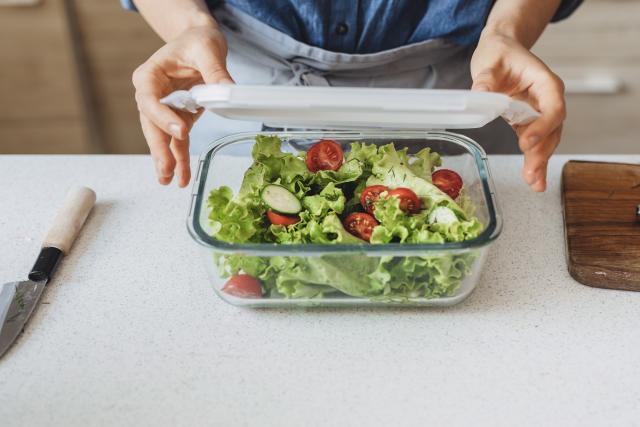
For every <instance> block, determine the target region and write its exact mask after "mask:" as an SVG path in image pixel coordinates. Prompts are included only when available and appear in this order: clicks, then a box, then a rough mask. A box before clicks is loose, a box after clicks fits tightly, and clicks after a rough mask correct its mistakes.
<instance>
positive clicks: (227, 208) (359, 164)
mask: <svg viewBox="0 0 640 427" xmlns="http://www.w3.org/2000/svg"><path fill="white" fill-rule="evenodd" d="M281 144H282V142H281V140H280V139H279V138H277V137H275V136H263V135H261V136H258V137H256V143H255V145H254V147H253V151H252V157H253V160H254V161H253V164H252V165H251V166H250V167H249V169H248V170H247V171H246V173H245V175H244V179H243V181H242V185H241V187H240V190H239V191H238V194H237V195H236V196H235V197H234V196H233V193H232V191H231V189H230V188H228V187H220V188H219V189H215V190H213V191H211V193H210V195H209V198H208V200H207V204H208V207H209V209H210V211H209V219H210V221H211V223H212V226H213V237H214V238H216V239H219V240H223V241H228V242H235V243H278V244H310V243H318V244H360V245H366V244H367V243H366V242H364V241H363V240H361V239H359V238H357V237H355V236H353V235H352V234H350V233H348V232H347V231H346V230H345V228H344V226H343V222H342V219H343V218H344V217H346V216H347V215H348V214H350V213H352V212H356V211H361V209H362V208H361V206H360V201H359V197H360V193H361V192H362V190H363V189H364V188H365V187H367V186H369V185H375V184H382V185H386V186H387V187H389V188H391V189H394V188H398V187H406V188H409V189H411V190H413V191H414V192H415V193H416V194H417V195H418V197H419V198H420V201H421V207H422V209H421V211H420V213H418V214H414V215H408V214H406V213H404V212H403V211H402V210H400V208H399V200H398V199H395V198H387V199H381V200H380V201H378V202H376V204H375V217H376V219H377V220H378V222H379V223H380V225H379V226H377V227H375V228H374V230H373V234H372V236H371V244H385V243H391V242H399V243H445V242H460V241H464V240H467V239H472V238H474V237H476V236H477V235H478V234H479V233H481V232H482V230H483V226H482V224H481V223H480V222H479V221H478V220H477V218H475V217H473V205H472V204H471V202H470V199H469V198H468V197H467V196H466V195H465V194H464V191H463V192H462V193H461V196H459V197H458V202H459V203H457V202H456V201H454V200H452V199H451V198H450V197H449V196H448V195H446V194H445V193H443V192H442V191H440V190H439V189H438V188H437V187H436V186H434V185H433V183H432V181H431V174H432V172H433V170H434V169H435V167H436V166H440V164H441V159H440V156H439V155H438V154H437V153H432V152H431V151H430V150H429V148H425V149H423V150H421V151H420V152H418V153H417V154H415V155H409V154H408V152H407V149H406V148H405V149H402V150H396V149H395V147H394V145H393V144H388V145H385V146H381V147H377V146H375V145H367V144H364V143H362V144H361V143H358V142H354V143H352V144H351V149H350V151H349V152H348V153H346V155H345V163H344V164H343V165H342V166H341V168H340V169H338V170H337V171H319V172H317V173H315V174H314V173H311V172H309V170H308V169H307V167H306V164H305V160H304V159H305V154H306V153H298V154H291V153H285V152H282V150H281ZM274 183H275V184H279V185H282V186H283V187H285V188H287V189H288V190H289V191H291V192H292V193H293V194H295V195H296V196H297V197H298V198H299V199H300V201H301V204H302V207H303V210H302V211H301V212H300V213H299V218H300V221H299V222H297V223H296V224H293V225H290V226H287V227H285V226H282V225H273V224H271V223H270V222H269V221H268V219H267V218H266V208H265V207H264V206H263V204H262V202H261V200H260V192H261V191H262V189H263V188H264V186H265V185H267V184H274ZM438 206H446V207H448V208H449V209H451V210H452V211H453V212H454V213H455V215H456V218H457V219H458V221H454V222H452V223H450V224H445V223H434V224H430V223H429V222H428V221H427V217H428V215H429V212H430V211H431V210H432V209H434V208H435V207H438ZM476 256H477V254H476V253H474V252H470V253H463V254H444V255H439V256H381V257H371V256H366V255H364V254H354V253H346V254H339V255H324V256H308V257H307V256H304V257H282V256H275V257H258V256H247V255H242V254H233V255H222V254H217V255H216V256H215V262H216V264H217V265H218V271H219V273H220V275H221V276H222V277H230V276H232V275H235V274H238V273H241V272H243V273H246V274H250V275H252V276H254V277H257V278H258V279H259V280H260V281H261V283H262V284H263V288H264V290H265V292H266V293H267V294H269V295H272V296H278V297H282V296H284V297H288V298H320V297H323V296H327V295H331V294H344V295H349V296H353V297H366V298H373V299H387V298H388V299H398V298H400V299H408V298H415V297H425V298H439V297H446V296H451V295H454V294H455V292H456V291H457V289H458V286H459V285H460V282H461V281H462V279H463V278H464V277H465V275H466V274H469V273H470V268H471V265H472V263H473V261H474V259H475V257H476Z"/></svg>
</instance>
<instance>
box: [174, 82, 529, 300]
mask: <svg viewBox="0 0 640 427" xmlns="http://www.w3.org/2000/svg"><path fill="white" fill-rule="evenodd" d="M345 93H346V94H347V95H345ZM274 95H280V96H279V97H277V98H276V99H272V100H271V101H268V99H269V96H271V97H273V96H274ZM328 95H332V96H328ZM398 99H402V100H403V102H397V100H398ZM394 100H395V101H394ZM163 102H165V103H167V104H169V105H172V106H173V107H176V108H182V109H186V110H190V111H193V110H194V109H195V108H198V107H200V106H204V107H205V108H207V109H209V110H211V111H213V112H215V113H218V114H220V115H223V116H226V117H230V118H238V119H245V120H256V119H262V118H266V120H265V121H266V122H267V123H268V124H269V125H279V126H283V127H293V126H296V124H303V126H305V127H322V128H328V127H331V126H333V127H337V128H342V130H322V131H287V130H284V131H278V132H257V133H242V134H234V135H229V136H226V137H224V138H221V139H219V140H217V141H215V142H214V143H212V144H211V145H210V147H209V148H208V149H207V150H206V151H205V152H204V153H203V154H202V155H201V157H200V161H199V165H198V168H197V172H196V174H195V179H194V187H193V197H192V201H191V206H190V211H189V217H188V229H189V232H190V234H191V236H192V237H193V239H194V240H195V241H196V242H197V243H198V244H199V245H200V246H201V247H202V249H203V250H202V254H203V260H204V263H205V266H206V269H207V272H208V275H209V280H210V282H211V285H212V287H213V289H214V291H215V292H216V293H217V294H218V296H219V297H220V298H222V299H223V300H225V301H227V302H229V303H231V304H234V305H238V306H249V307H294V306H302V307H309V306H394V307H396V306H450V305H454V304H457V303H459V302H461V301H462V300H464V299H465V298H466V297H467V296H469V294H470V293H471V292H472V291H473V289H474V288H475V287H476V285H477V284H478V281H479V279H480V276H481V272H482V268H483V266H484V263H485V259H486V256H487V251H488V249H489V246H490V245H491V243H492V242H493V241H494V240H495V239H496V238H498V236H499V235H500V231H501V229H502V219H501V216H500V212H499V209H498V205H497V203H496V195H495V190H494V185H493V182H492V180H491V176H490V172H489V167H488V164H487V158H486V154H485V152H484V150H483V149H482V148H481V146H480V145H478V144H477V143H476V142H475V141H473V140H471V139H470V138H468V137H465V136H463V135H459V134H456V133H452V132H449V131H434V130H425V129H423V130H419V129H421V128H424V127H426V128H470V127H478V126H482V125H484V124H486V123H488V122H489V121H491V120H493V119H494V118H495V117H497V116H499V115H503V116H507V117H509V116H510V117H511V122H512V123H513V122H517V123H525V122H526V121H529V120H531V119H532V118H533V117H535V115H536V113H535V112H534V111H532V110H531V109H530V107H529V106H528V105H526V104H525V105H522V103H519V102H517V101H512V100H510V99H509V98H508V97H506V96H504V95H499V94H490V93H481V94H477V93H473V92H469V91H445V90H406V89H348V90H340V89H339V88H280V87H278V88H275V87H241V86H237V87H234V86H215V85H209V86H204V87H196V88H194V89H192V90H191V91H181V92H180V93H174V94H172V95H170V96H169V97H168V98H166V99H165V100H164V101H163ZM498 104H500V105H498ZM336 111H339V112H341V113H340V114H336ZM367 125H368V126H367ZM298 126H299V125H298ZM399 126H402V127H403V129H398V127H399ZM349 127H352V128H354V129H350V130H344V129H345V128H349ZM386 128H391V129H386ZM410 129H412V130H410ZM258 134H263V135H276V136H278V137H279V138H280V139H281V140H282V151H284V152H289V153H293V154H296V153H298V152H300V151H307V150H308V149H309V148H310V147H311V146H312V145H313V144H314V143H316V142H317V141H319V140H322V139H330V140H334V141H336V142H337V143H338V144H340V146H341V147H342V149H343V151H344V152H345V154H346V153H347V152H348V151H349V148H350V143H352V142H361V143H366V144H375V145H378V146H380V145H386V144H388V143H390V142H393V143H394V144H395V146H396V148H397V149H400V148H404V147H407V148H408V153H409V154H415V153H417V152H418V151H420V150H421V149H423V148H425V147H430V148H431V151H432V152H437V153H439V154H440V156H441V159H442V166H441V167H442V168H446V169H452V170H455V171H456V172H458V173H459V174H460V176H461V177H462V180H463V182H464V185H465V191H466V195H467V196H468V197H469V198H470V199H471V202H472V203H473V204H474V205H475V211H474V216H476V217H477V218H478V219H479V221H480V222H481V223H482V225H483V231H482V232H481V233H480V234H479V235H478V236H477V237H475V238H473V239H470V240H466V241H463V242H447V243H428V244H415V243H388V244H365V243H362V244H290V245H285V244H274V243H242V244H237V243H229V242H226V241H220V240H217V239H215V238H213V237H211V236H212V234H214V233H213V231H214V228H213V227H214V224H212V223H211V221H210V220H209V217H208V214H209V209H208V207H207V198H208V196H209V193H210V191H211V190H213V189H217V188H219V187H220V186H228V187H230V188H231V189H232V190H233V192H234V195H235V194H237V192H238V190H239V188H240V185H241V183H242V179H243V175H244V173H245V171H246V170H247V169H248V168H249V166H251V164H252V163H253V159H252V156H251V151H252V148H253V145H254V143H255V141H254V138H255V136H256V135H258ZM246 265H251V266H252V267H251V268H252V269H254V270H255V269H258V270H260V271H262V272H265V271H267V270H268V269H269V268H270V266H276V265H277V266H279V267H280V269H279V270H278V269H275V270H276V271H278V273H277V275H278V280H280V284H281V285H282V286H284V287H285V288H286V287H287V286H290V287H291V288H286V289H287V290H288V291H289V292H288V293H289V294H290V296H289V297H287V296H285V294H284V293H280V292H278V291H276V290H275V289H273V290H272V291H271V292H270V293H268V294H265V295H263V297H262V298H241V297H237V296H233V295H230V294H228V293H226V292H224V291H222V288H223V287H224V285H225V283H226V282H227V281H228V280H229V278H230V277H231V276H232V275H235V274H238V273H252V272H248V271H243V269H244V267H242V266H246ZM283 266H284V267H283ZM253 274H254V275H255V274H256V273H255V272H253ZM409 276H410V277H409ZM301 277H304V280H302V279H301ZM272 279H273V278H272ZM407 283H411V285H410V288H411V289H415V291H413V290H411V289H410V290H409V291H407V287H406V286H407ZM401 286H405V287H404V288H403V293H402V295H401V296H398V293H395V294H394V289H396V288H397V287H401ZM278 289H280V288H278ZM353 289H358V290H367V291H366V292H364V295H366V296H350V295H348V293H350V292H351V293H352V294H353V292H352V290H353ZM263 290H264V289H263ZM369 290H371V291H370V292H369ZM361 294H363V293H361Z"/></svg>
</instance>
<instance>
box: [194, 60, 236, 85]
mask: <svg viewBox="0 0 640 427" xmlns="http://www.w3.org/2000/svg"><path fill="white" fill-rule="evenodd" d="M200 74H202V80H204V82H205V83H206V84H216V83H217V84H224V83H226V84H235V82H234V81H233V78H231V75H230V74H229V71H227V68H226V67H225V66H224V65H223V64H217V66H213V67H211V66H209V67H207V66H206V65H205V66H203V67H201V68H200Z"/></svg>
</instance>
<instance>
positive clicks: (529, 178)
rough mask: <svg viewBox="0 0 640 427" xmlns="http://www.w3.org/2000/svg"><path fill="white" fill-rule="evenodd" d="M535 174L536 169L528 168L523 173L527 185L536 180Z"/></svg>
mask: <svg viewBox="0 0 640 427" xmlns="http://www.w3.org/2000/svg"><path fill="white" fill-rule="evenodd" d="M537 175H538V174H537V173H536V171H534V170H531V169H529V170H528V171H526V172H525V174H524V180H525V181H526V182H527V184H528V185H533V184H535V182H536V180H537Z"/></svg>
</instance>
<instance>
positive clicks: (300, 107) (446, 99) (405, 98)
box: [161, 85, 540, 129]
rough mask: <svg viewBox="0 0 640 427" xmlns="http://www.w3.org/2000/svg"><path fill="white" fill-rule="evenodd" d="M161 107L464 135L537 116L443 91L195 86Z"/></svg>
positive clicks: (515, 104)
mask: <svg viewBox="0 0 640 427" xmlns="http://www.w3.org/2000/svg"><path fill="white" fill-rule="evenodd" d="M161 102H162V103H164V104H167V105H169V106H172V107H174V108H178V109H182V110H187V111H190V112H192V113H195V112H196V110H197V109H198V108H200V107H204V108H206V109H207V110H209V111H212V112H213V113H215V114H218V115H220V116H223V117H226V118H229V119H236V120H248V121H261V122H263V123H265V124H266V125H269V126H273V127H288V128H315V129H348V128H394V129H468V128H478V127H482V126H484V125H486V124H487V123H489V122H490V121H492V120H494V119H496V118H497V117H499V116H503V117H504V118H505V119H506V120H507V121H508V122H509V124H526V123H529V122H531V121H533V120H534V119H535V118H536V117H539V115H540V114H539V113H538V112H537V111H535V110H534V109H533V108H532V107H531V106H530V105H529V104H527V103H526V102H522V101H516V100H513V99H511V98H510V97H508V96H507V95H503V94H500V93H492V92H477V91H470V90H444V89H382V88H347V87H325V86H323V87H317V86H313V87H310V86H242V85H199V86H194V87H193V88H191V90H188V91H184V90H183V91H177V92H173V93H172V94H170V95H169V96H167V97H166V98H163V99H162V100H161Z"/></svg>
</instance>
